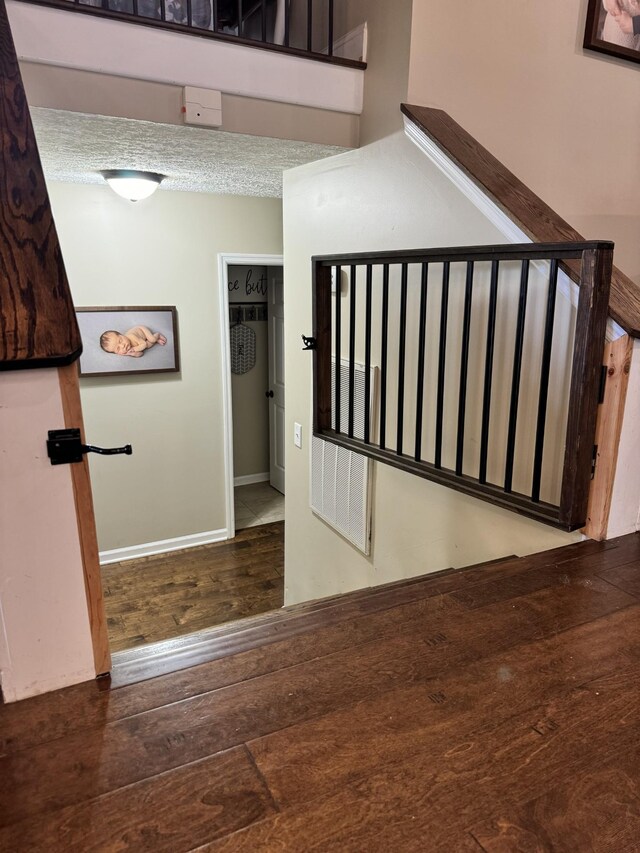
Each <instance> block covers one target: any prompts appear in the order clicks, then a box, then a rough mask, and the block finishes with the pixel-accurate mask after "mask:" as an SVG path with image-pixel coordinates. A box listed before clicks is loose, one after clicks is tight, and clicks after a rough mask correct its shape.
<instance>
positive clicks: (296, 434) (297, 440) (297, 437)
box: [293, 424, 302, 447]
mask: <svg viewBox="0 0 640 853" xmlns="http://www.w3.org/2000/svg"><path fill="white" fill-rule="evenodd" d="M293 443H294V444H295V446H296V447H302V424H294V425H293Z"/></svg>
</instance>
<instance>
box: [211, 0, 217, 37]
mask: <svg viewBox="0 0 640 853" xmlns="http://www.w3.org/2000/svg"><path fill="white" fill-rule="evenodd" d="M212 13H213V22H212V23H213V31H214V33H217V32H218V0H213V9H212Z"/></svg>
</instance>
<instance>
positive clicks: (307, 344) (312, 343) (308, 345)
mask: <svg viewBox="0 0 640 853" xmlns="http://www.w3.org/2000/svg"><path fill="white" fill-rule="evenodd" d="M302 343H303V344H304V346H303V347H302V349H303V350H306V349H317V347H318V342H317V341H316V339H315V338H308V337H307V336H306V335H303V336H302Z"/></svg>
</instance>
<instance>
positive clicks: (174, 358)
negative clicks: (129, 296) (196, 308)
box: [76, 305, 180, 377]
mask: <svg viewBox="0 0 640 853" xmlns="http://www.w3.org/2000/svg"><path fill="white" fill-rule="evenodd" d="M76 315H77V318H78V325H79V327H80V334H81V336H82V355H81V356H80V376H82V377H95V376H111V377H113V376H131V375H140V374H144V373H177V372H179V370H180V347H179V340H178V312H177V310H176V307H175V305H137V306H93V307H87V308H76ZM136 326H145V327H146V328H147V329H149V330H150V331H151V332H152V333H154V334H155V333H160V335H161V336H162V337H164V338H166V343H165V344H162V343H161V342H158V343H156V344H151V345H150V346H149V347H148V348H147V349H145V350H143V352H142V355H141V356H138V357H130V356H129V355H119V354H116V353H114V352H105V351H103V349H102V346H101V343H100V337H101V334H102V333H103V332H105V331H111V330H113V331H116V332H119V333H121V334H123V335H125V334H126V333H127V332H128V331H131V330H132V329H134V328H135V327H136Z"/></svg>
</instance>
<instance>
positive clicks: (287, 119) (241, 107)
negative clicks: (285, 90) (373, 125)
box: [20, 62, 359, 148]
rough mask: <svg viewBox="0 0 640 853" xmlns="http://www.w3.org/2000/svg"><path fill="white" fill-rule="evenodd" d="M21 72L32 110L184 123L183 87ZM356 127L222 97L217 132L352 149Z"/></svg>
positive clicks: (24, 66) (36, 68)
mask: <svg viewBox="0 0 640 853" xmlns="http://www.w3.org/2000/svg"><path fill="white" fill-rule="evenodd" d="M20 72H21V74H22V79H23V82H24V87H25V91H26V93H27V99H28V101H29V104H30V105H31V106H33V107H49V108H50V109H56V110H68V111H71V112H79V113H89V114H95V115H104V116H120V117H122V118H132V119H139V120H141V121H156V122H162V123H163V124H177V125H182V124H184V121H183V116H182V86H178V85H172V84H170V83H154V82H152V81H149V80H137V79H133V78H130V77H117V76H115V75H114V74H98V73H97V72H95V71H82V70H81V69H78V68H64V67H58V66H53V65H43V64H40V63H37V62H21V63H20ZM358 127H359V116H357V115H353V114H352V113H343V112H336V111H334V110H322V109H316V108H314V107H305V106H303V105H300V104H283V103H280V102H277V101H267V100H264V99H260V98H248V97H241V96H240V95H230V94H228V93H223V94H222V124H221V126H220V128H219V129H220V130H223V131H227V132H229V133H247V134H249V135H254V136H270V137H274V138H276V139H298V140H300V141H302V142H317V143H322V144H325V145H341V146H344V147H345V148H353V147H354V146H356V145H357V144H358ZM213 132H215V131H213Z"/></svg>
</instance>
